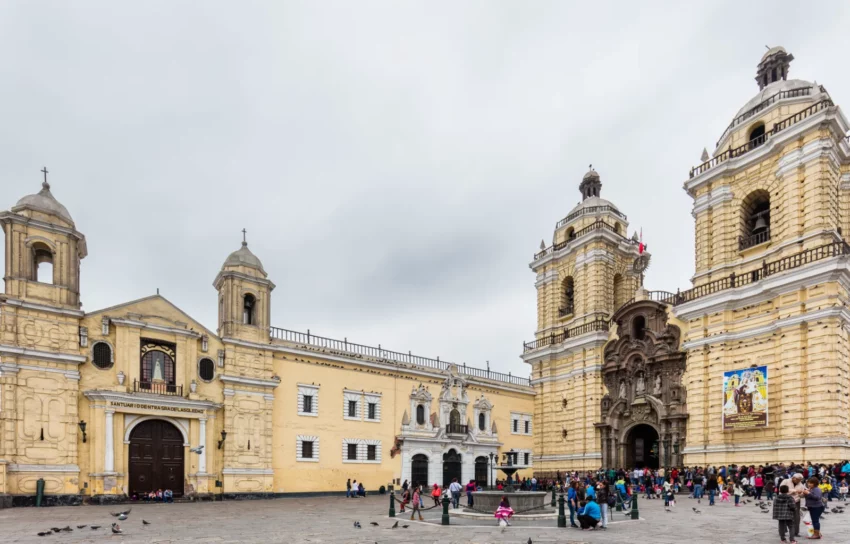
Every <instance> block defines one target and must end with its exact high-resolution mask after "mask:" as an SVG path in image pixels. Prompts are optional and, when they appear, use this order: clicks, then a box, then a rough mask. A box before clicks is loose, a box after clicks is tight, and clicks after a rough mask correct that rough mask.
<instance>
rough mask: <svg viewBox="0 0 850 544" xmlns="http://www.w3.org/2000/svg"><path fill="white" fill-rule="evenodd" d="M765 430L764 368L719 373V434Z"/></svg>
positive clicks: (765, 379) (765, 375) (765, 380)
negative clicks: (721, 429)
mask: <svg viewBox="0 0 850 544" xmlns="http://www.w3.org/2000/svg"><path fill="white" fill-rule="evenodd" d="M760 427H767V367H766V366H758V367H752V368H746V369H743V370H731V371H729V372H724V373H723V430H724V431H734V430H738V429H757V428H760Z"/></svg>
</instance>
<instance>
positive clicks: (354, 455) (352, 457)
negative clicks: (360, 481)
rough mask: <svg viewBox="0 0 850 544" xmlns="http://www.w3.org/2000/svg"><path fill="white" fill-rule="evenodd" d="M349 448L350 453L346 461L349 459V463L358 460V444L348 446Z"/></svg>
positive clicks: (348, 452) (347, 454) (347, 453)
mask: <svg viewBox="0 0 850 544" xmlns="http://www.w3.org/2000/svg"><path fill="white" fill-rule="evenodd" d="M347 446H348V448H347V449H348V451H347V452H346V459H348V460H349V461H356V460H357V444H356V443H354V444H347Z"/></svg>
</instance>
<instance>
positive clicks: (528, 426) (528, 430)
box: [525, 421, 531, 434]
mask: <svg viewBox="0 0 850 544" xmlns="http://www.w3.org/2000/svg"><path fill="white" fill-rule="evenodd" d="M525 434H531V422H530V421H526V422H525Z"/></svg>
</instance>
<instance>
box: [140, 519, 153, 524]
mask: <svg viewBox="0 0 850 544" xmlns="http://www.w3.org/2000/svg"><path fill="white" fill-rule="evenodd" d="M150 524H151V522H149V521H148V520H146V519H143V520H142V525H150Z"/></svg>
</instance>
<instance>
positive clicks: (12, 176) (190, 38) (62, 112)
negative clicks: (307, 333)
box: [0, 1, 850, 374]
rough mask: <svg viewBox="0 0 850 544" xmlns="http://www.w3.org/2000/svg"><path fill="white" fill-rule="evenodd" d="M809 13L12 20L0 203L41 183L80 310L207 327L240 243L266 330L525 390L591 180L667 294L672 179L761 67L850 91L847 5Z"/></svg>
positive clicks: (677, 210)
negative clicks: (529, 361)
mask: <svg viewBox="0 0 850 544" xmlns="http://www.w3.org/2000/svg"><path fill="white" fill-rule="evenodd" d="M819 6H820V8H819V9H818V10H812V9H810V8H807V7H806V6H805V5H803V4H799V3H794V2H770V3H765V2H748V3H744V4H741V3H739V2H719V3H718V2H715V3H712V4H710V5H705V6H696V5H692V4H691V3H687V5H684V6H680V5H679V4H676V3H641V4H640V5H637V4H634V3H626V2H621V3H595V4H593V5H592V6H586V5H578V4H568V3H564V2H535V3H533V4H528V3H506V2H505V3H492V2H464V3H456V2H451V3H450V2H427V3H425V2H422V3H401V4H400V3H397V2H357V3H353V2H321V3H318V2H285V3H284V2H241V3H239V4H238V5H237V4H234V3H225V2H213V1H209V2H204V3H202V4H198V3H189V2H186V3H180V2H147V3H144V4H137V5H126V4H120V5H119V4H116V3H114V2H75V3H73V4H67V3H60V2H5V3H2V4H0V65H2V66H3V67H4V69H3V85H0V119H2V120H3V123H2V125H0V127H2V128H0V146H2V149H3V153H2V155H0V157H2V158H0V189H2V193H0V194H2V195H3V202H2V203H0V207H2V208H4V209H8V208H9V207H11V206H12V205H13V204H14V203H15V201H16V200H17V199H18V198H20V197H21V196H23V195H24V194H28V193H32V192H35V191H37V190H38V185H39V181H40V179H39V174H38V170H39V169H40V168H41V166H42V165H43V164H47V165H48V167H49V168H50V169H51V172H53V174H52V178H51V181H52V184H53V188H54V194H55V195H56V196H57V198H58V199H59V200H60V201H62V202H63V203H64V204H65V205H66V206H67V207H68V209H69V210H70V211H71V213H72V215H73V216H74V218H75V220H76V222H77V226H78V228H79V229H80V230H81V231H82V232H84V233H85V234H86V236H87V237H88V241H89V248H90V255H89V257H88V258H87V259H86V260H85V261H84V263H83V285H82V288H83V301H84V303H85V308H86V309H87V310H94V309H97V308H101V307H105V306H109V305H113V304H116V303H119V302H121V301H124V300H129V299H133V298H136V297H139V296H144V295H147V294H150V293H152V292H154V291H155V289H156V288H157V287H159V288H160V289H161V290H162V292H163V294H164V295H166V296H168V297H169V298H170V299H171V300H172V301H173V302H175V303H176V304H178V305H179V306H181V307H182V308H184V309H185V310H186V311H188V312H189V313H190V314H192V315H194V316H195V317H197V318H198V319H200V320H201V321H202V322H204V323H205V324H207V325H208V326H213V325H214V324H215V311H216V304H215V300H216V297H215V294H214V290H213V288H212V286H211V282H212V279H213V278H214V277H215V274H216V272H217V271H218V269H219V267H220V265H221V263H222V262H223V260H224V258H225V257H226V256H227V254H228V253H230V252H231V251H233V250H234V249H236V248H238V245H239V241H240V232H239V231H240V230H241V229H242V228H243V227H245V228H247V229H248V231H249V235H248V237H249V242H250V245H251V248H252V250H253V251H255V252H256V253H257V255H258V256H260V258H261V259H262V260H263V262H264V264H265V267H266V269H267V271H268V272H269V274H270V276H271V278H272V279H273V280H274V281H275V282H276V283H277V285H278V287H277V290H276V291H275V293H274V299H273V311H272V314H273V321H274V323H275V324H276V325H279V326H282V327H286V328H293V329H305V328H308V327H309V328H310V329H311V330H312V331H313V332H315V333H318V334H324V335H327V336H335V337H342V336H348V338H349V339H351V340H354V341H359V342H362V343H371V344H377V343H381V344H382V345H384V346H385V347H389V348H392V349H397V350H400V351H406V350H408V349H410V350H412V351H414V352H417V353H421V354H422V355H427V356H436V355H440V356H441V357H442V358H445V359H449V360H455V361H460V362H463V361H466V362H467V363H469V364H482V365H483V364H484V361H485V360H489V361H490V362H491V365H492V367H493V368H494V369H497V370H504V371H508V370H510V371H512V372H514V373H520V374H526V373H527V372H528V369H527V367H526V366H525V365H524V364H523V363H522V362H521V361H520V360H519V359H518V355H519V352H520V349H521V342H522V341H523V340H528V339H530V338H532V337H533V332H534V329H535V326H536V323H535V320H536V310H535V307H536V301H535V290H534V286H533V283H534V276H533V274H532V273H531V272H530V271H529V270H528V268H527V265H528V262H529V261H530V260H531V256H532V254H533V252H534V251H535V250H536V248H537V246H538V244H539V242H540V239H541V238H543V239H546V240H547V241H550V240H551V236H552V231H553V227H554V224H555V222H556V221H558V220H559V219H560V218H562V217H563V216H565V215H566V214H567V213H568V211H569V210H570V209H571V208H572V207H573V206H574V205H575V204H576V202H577V201H578V200H579V198H580V197H579V193H578V190H577V186H578V182H579V181H580V179H581V176H582V175H583V174H584V172H585V169H586V167H587V164H588V163H591V162H592V163H594V165H595V166H596V168H597V169H598V170H599V172H600V173H601V175H602V180H603V196H604V197H606V198H608V199H610V200H612V201H613V202H615V203H616V204H618V205H619V206H620V208H621V209H622V210H623V211H624V212H625V213H627V214H628V215H629V219H630V222H631V228H632V229H635V230H636V229H638V228H640V227H643V231H644V236H645V238H646V239H647V241H648V242H649V243H650V247H651V249H652V252H653V257H654V263H653V266H652V268H651V269H650V273H649V276H648V279H647V283H648V285H649V287H651V288H656V289H667V290H675V289H676V288H677V287H682V288H685V287H687V286H688V283H689V278H690V275H691V274H692V272H693V225H692V218H691V216H690V207H691V203H690V199H689V198H688V197H687V195H685V193H684V192H683V191H682V189H681V186H682V182H683V181H684V180H685V179H686V178H687V173H688V169H689V168H690V167H691V166H693V165H694V164H696V163H697V162H698V158H699V155H700V152H701V151H702V148H703V147H708V148H709V150H711V146H712V145H713V143H714V141H715V140H716V138H717V137H718V136H719V135H720V133H721V132H722V130H723V129H724V127H725V126H726V124H727V123H728V122H729V120H730V119H731V118H732V116H733V115H734V114H735V112H736V111H737V110H738V108H739V107H740V106H741V105H742V104H744V103H745V102H746V101H747V100H748V99H749V98H750V97H751V96H752V95H754V94H755V92H756V91H757V87H756V85H755V83H754V81H753V79H752V78H753V75H754V73H755V65H756V63H757V62H758V59H759V58H760V56H761V54H762V52H763V50H764V45H765V44H770V45H777V44H782V45H784V46H785V47H786V48H788V49H789V51H791V52H792V53H793V54H794V55H795V57H796V58H797V60H796V61H795V63H794V64H793V65H792V67H791V69H792V77H799V78H804V79H817V80H818V82H819V83H823V84H825V85H826V86H827V88H828V89H829V91H830V93H831V94H832V95H833V97H834V98H835V99H836V100H837V101H838V102H839V103H841V101H842V100H843V97H850V75H848V74H847V73H846V70H842V69H841V67H842V66H843V65H844V64H845V63H844V56H845V51H844V49H845V48H842V47H840V46H841V45H843V44H844V43H845V42H846V38H845V36H844V29H846V26H847V23H848V9H850V7H848V5H847V4H846V3H845V2H831V3H821V4H819ZM827 14H828V15H827Z"/></svg>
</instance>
